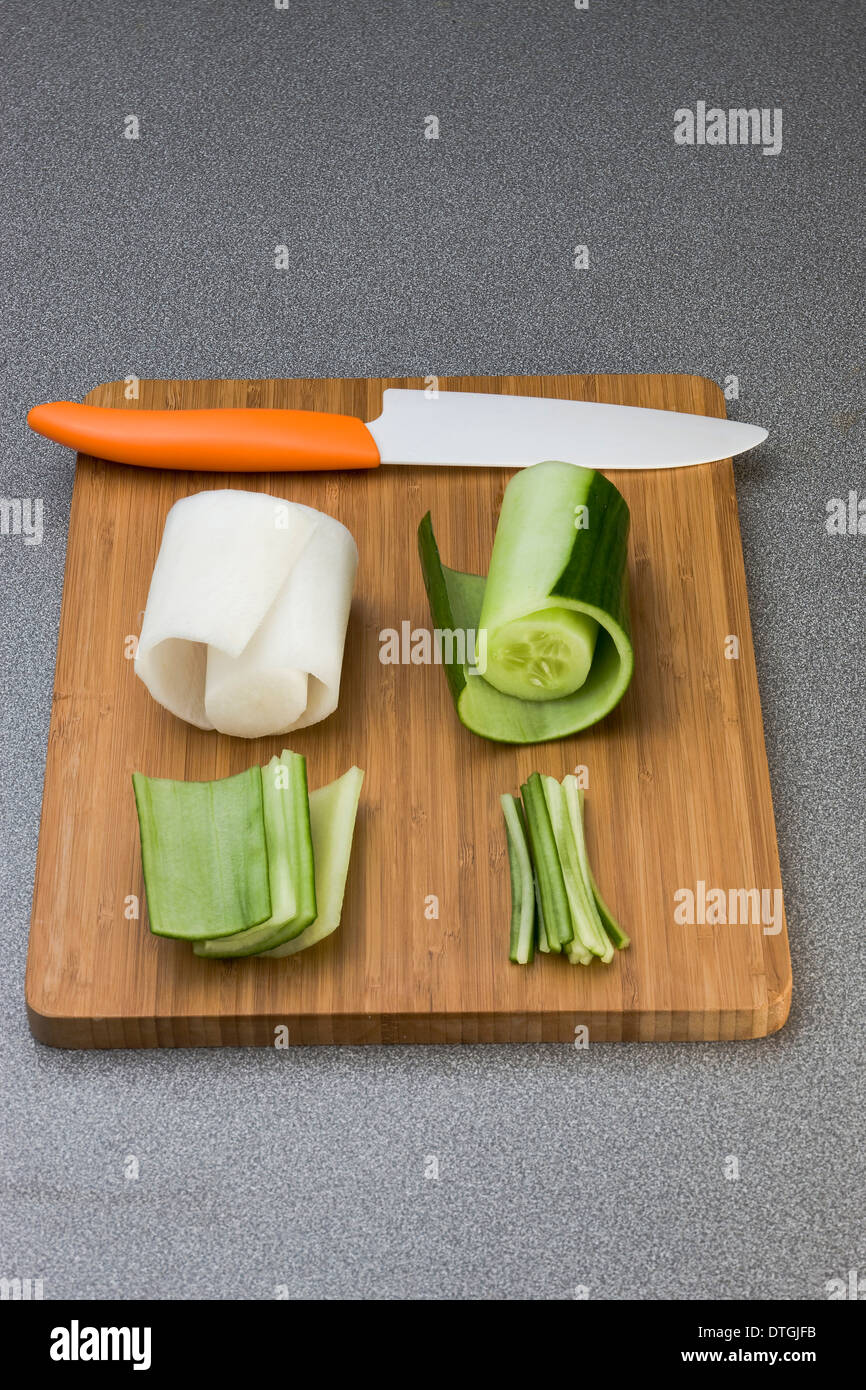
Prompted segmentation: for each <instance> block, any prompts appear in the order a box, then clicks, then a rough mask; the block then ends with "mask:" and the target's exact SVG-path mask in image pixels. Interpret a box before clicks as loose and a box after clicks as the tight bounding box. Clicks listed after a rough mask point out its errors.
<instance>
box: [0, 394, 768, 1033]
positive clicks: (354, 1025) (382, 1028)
mask: <svg viewBox="0 0 866 1390" xmlns="http://www.w3.org/2000/svg"><path fill="white" fill-rule="evenodd" d="M638 375H639V376H641V377H642V378H643V377H645V379H646V381H647V385H648V388H649V385H650V383H652V384H653V385H654V386H655V385H659V386H661V385H662V384H663V383H665V382H666V381H667V382H671V381H672V379H673V374H667V373H666V374H658V375H649V374H638ZM622 379H623V378H622V375H621V374H610V375H608V376H605V375H598V376H595V377H594V380H595V381H596V382H597V383H600V382H607V383H610V385H611V386H612V387H613V386H614V384H615V383H617V382H620V381H622ZM682 379H683V380H684V381H690V382H693V383H696V384H697V383H700V386H701V388H702V392H703V397H704V401H705V405H706V413H707V414H712V415H716V416H717V417H719V418H724V417H725V415H726V413H727V412H726V407H725V398H724V394H723V392H722V390H721V388H720V387H719V385H718V383H716V382H713V381H712V380H710V379H709V378H705V377H695V376H692V375H690V374H685V373H684V374H682ZM444 380H445V379H443V381H444ZM498 380H499V378H496V377H487V378H474V379H473V383H472V384H473V389H485V388H486V389H496V383H497V381H498ZM509 380H512V381H513V380H517V381H519V380H520V378H519V377H518V378H509ZM526 380H527V384H528V387H529V389H528V390H527V394H529V393H530V391H531V392H532V393H533V394H537V390H535V389H534V388H533V387H532V385H531V384H532V383H533V382H535V381H536V380H537V379H536V378H527V379H526ZM267 382H268V379H263V380H262V399H261V401H258V400H250V399H249V398H247V399H246V401H240V400H239V401H238V402H237V404H244V403H246V404H248V405H252V404H262V405H266V404H269V401H268V400H267ZM149 384H150V383H149V382H147V381H145V380H144V379H142V381H141V383H140V387H141V390H142V398H140V399H139V400H138V401H136V402H134V403H133V402H130V408H133V409H134V408H136V407H138V408H146V406H147V404H148V402H147V399H146V397H147V387H148V385H149ZM205 384H206V385H215V384H216V383H210V382H209V381H207V380H206V379H205V380H202V379H191V380H190V381H189V382H188V383H187V382H183V383H177V385H179V386H186V385H189V386H194V385H205ZM222 384H223V383H220V385H222ZM370 384H371V383H370V382H368V380H367V379H366V378H358V379H357V380H356V385H357V395H358V400H359V402H360V401H361V400H362V399H363V395H364V392H365V391H366V390H367V389H368V387H369V385H370ZM393 384H405V385H407V386H424V384H425V382H424V381H423V380H422V379H418V378H406V379H405V381H404V380H400V381H399V382H398V381H397V380H394V382H393ZM124 385H125V383H124V382H123V381H119V382H106V383H102V384H101V385H99V386H97V387H95V388H94V389H93V390H92V391H91V392H89V393H88V395H87V396H86V397H85V401H86V402H88V403H91V404H105V403H106V401H105V397H106V395H110V396H111V397H112V403H116V398H117V395H118V393H120V392H122V389H123V387H124ZM238 385H239V386H240V385H244V386H246V383H241V382H239V383H238ZM604 398H607V399H611V397H610V396H607V395H605V397H604ZM215 403H216V402H215ZM232 403H234V402H232ZM647 403H648V404H649V401H647ZM171 404H177V405H179V404H180V401H178V402H176V403H175V402H171ZM652 404H653V405H656V406H657V405H658V404H659V402H658V400H657V399H655V398H653V400H652ZM359 413H361V412H359ZM715 469H716V479H717V482H716V486H717V488H719V487H721V488H723V490H725V491H729V495H730V497H731V499H732V501H733V526H734V529H735V530H736V539H737V550H738V554H739V562H740V564H741V565H743V559H742V544H741V541H740V537H739V522H738V518H737V515H736V493H735V484H734V474H733V465H732V463H731V462H730V461H727V462H725V463H719V464H717V465H715ZM64 584H65V579H64ZM743 585H744V588H745V569H744V565H743ZM746 620H747V621H748V623H749V632H748V639H749V645H750V646H751V618H750V615H749V614H748V613H747V615H746ZM61 621H62V615H61ZM58 651H59V643H58ZM762 751H763V758H762V760H761V766H760V767H758V768H756V769H755V771H756V775H757V777H758V780H759V781H760V782H761V783H762V784H763V788H762V790H765V794H766V796H767V798H768V801H769V804H770V806H772V797H771V791H770V780H769V767H768V764H767V758H766V748H765V746H763V747H762ZM774 848H775V846H774ZM34 897H35V893H34ZM762 944H763V956H764V965H765V970H766V978H767V984H768V993H767V999H766V1004H765V1005H764V1006H762V1007H759V1008H755V1009H752V1010H742V1009H740V1010H736V1011H734V1010H724V1011H720V1010H707V1011H706V1012H700V1011H696V1010H690V1011H689V1012H688V1013H683V1012H680V1011H669V1012H664V1011H662V1010H655V1011H653V1012H652V1013H645V1012H641V1011H633V1012H630V1011H627V1010H626V1011H622V1012H616V1013H606V1012H605V1013H602V1012H596V1011H583V1012H582V1013H579V1014H578V1013H577V1012H546V1013H541V1014H532V1015H527V1016H526V1018H525V1022H524V1025H521V1024H520V1023H518V1022H516V1020H515V1017H514V1015H513V1014H510V1013H509V1014H499V1013H487V1014H485V1013H480V1012H479V1013H476V1014H474V1015H472V1016H467V1015H462V1016H461V1015H456V1014H441V1013H438V1014H434V1013H430V1014H428V1015H425V1016H419V1015H418V1014H408V1015H403V1014H392V1015H388V1014H383V1015H381V1016H374V1015H366V1014H350V1013H343V1014H333V1015H331V1016H328V1017H323V1016H321V1015H313V1014H309V1015H304V1014H298V1015H277V1014H262V1015H243V1016H232V1015H221V1016H219V1017H217V1018H214V1017H200V1016H193V1015H189V1016H186V1015H183V1014H178V1013H177V1012H175V1013H173V1014H172V1015H171V1016H154V1017H143V1016H142V1017H137V1018H128V1017H126V1016H117V1017H112V1016H108V1015H106V1016H101V1017H93V1018H87V1019H85V1018H81V1017H67V1016H64V1015H62V1014H59V1013H54V1012H52V1011H51V1010H50V1009H48V1008H47V1007H46V1005H45V1002H44V1001H43V1000H41V999H40V997H39V995H40V992H39V987H38V985H39V982H38V979H37V978H35V976H34V974H33V972H32V970H31V955H30V953H28V966H27V983H26V1002H27V1013H28V1018H29V1022H30V1028H31V1032H32V1033H33V1036H34V1037H35V1038H36V1039H37V1041H39V1042H42V1043H45V1044H48V1045H51V1046H58V1047H63V1048H73V1049H75V1048H79V1049H80V1048H86V1049H93V1048H95V1049H100V1048H130V1047H131V1048H141V1047H143V1048H151V1047H165V1046H173V1047H219V1046H266V1045H273V1043H274V1036H275V1029H276V1028H278V1027H285V1028H287V1030H288V1037H289V1040H290V1041H291V1043H293V1044H301V1045H304V1044H308V1045H320V1044H342V1045H361V1044H372V1045H376V1044H396V1043H456V1042H461V1043H472V1042H477V1043H488V1042H490V1043H495V1042H521V1041H523V1042H527V1043H529V1042H562V1043H565V1042H568V1043H572V1042H573V1041H574V1035H575V1029H576V1027H577V1026H578V1025H580V1024H585V1025H586V1026H588V1027H589V1029H590V1032H591V1036H592V1038H593V1041H598V1042H616V1041H647V1042H649V1041H656V1042H667V1041H673V1042H678V1041H704V1040H712V1041H716V1040H719V1041H722V1040H734V1039H738V1040H745V1039H753V1038H759V1037H764V1036H767V1035H769V1034H772V1033H774V1032H776V1031H777V1030H778V1029H780V1028H781V1027H782V1026H783V1025H784V1023H785V1022H786V1020H787V1018H788V1014H789V1011H790V1006H791V994H792V973H791V962H790V953H789V949H788V940H787V921H786V919H783V925H782V930H781V932H779V933H778V934H777V935H773V936H768V935H763V936H762ZM771 982H775V988H772V989H771V988H769V986H770V984H771Z"/></svg>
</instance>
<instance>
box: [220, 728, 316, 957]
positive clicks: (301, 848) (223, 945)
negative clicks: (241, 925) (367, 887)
mask: <svg viewBox="0 0 866 1390" xmlns="http://www.w3.org/2000/svg"><path fill="white" fill-rule="evenodd" d="M262 801H263V811H264V819H265V837H266V840H267V846H268V874H269V879H270V889H271V915H270V917H269V918H268V919H267V920H266V921H265V922H262V923H261V924H260V925H259V926H256V927H251V928H250V929H249V930H248V931H244V932H239V933H238V934H237V936H229V937H221V938H219V939H218V940H215V941H214V940H209V941H201V942H197V943H196V945H195V946H194V947H193V950H194V951H195V954H196V955H197V956H208V957H216V956H218V957H221V958H223V957H236V956H252V955H256V954H257V953H258V952H260V951H265V950H270V949H272V948H273V947H275V946H280V945H282V943H283V942H284V941H289V940H290V939H291V938H292V937H294V936H298V935H299V934H300V933H301V932H302V931H303V930H304V929H305V927H308V926H309V925H310V923H311V922H313V921H315V918H316V885H315V870H314V866H313V842H312V835H311V831H310V800H309V795H308V792H307V764H306V759H305V758H302V757H301V755H300V754H299V753H290V752H289V750H288V749H284V750H283V753H282V756H281V757H279V758H277V757H273V758H271V761H270V762H269V763H268V765H267V767H266V768H263V769H262Z"/></svg>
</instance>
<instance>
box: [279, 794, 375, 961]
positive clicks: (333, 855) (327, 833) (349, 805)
mask: <svg viewBox="0 0 866 1390" xmlns="http://www.w3.org/2000/svg"><path fill="white" fill-rule="evenodd" d="M363 780H364V774H363V772H362V771H361V769H360V768H359V767H351V768H349V771H348V772H346V773H344V774H343V776H342V777H338V778H337V780H336V782H329V784H328V785H327V786H326V787H319V788H318V789H317V790H316V791H314V792H311V793H310V827H311V830H312V837H313V858H314V860H315V865H316V901H317V904H318V909H319V910H318V916H317V917H316V920H315V922H313V923H312V924H311V925H310V926H308V927H307V928H306V930H305V931H302V932H301V933H300V935H299V936H295V937H293V938H292V939H291V940H290V941H286V942H285V943H284V944H283V945H282V946H277V947H276V949H275V950H270V951H265V952H263V953H262V954H263V955H266V956H276V957H278V958H279V957H281V956H292V955H294V954H295V953H296V952H297V951H305V950H306V949H307V947H309V946H315V945H316V944H317V942H319V941H322V940H323V939H324V937H326V936H330V934H331V932H333V931H336V929H337V927H338V926H339V925H340V916H341V913H342V910H343V896H344V894H345V892H346V878H347V876H348V873H349V859H350V857H351V854H352V838H353V836H354V833H355V818H356V816H357V814H358V801H359V800H360V796H361V783H362V782H363Z"/></svg>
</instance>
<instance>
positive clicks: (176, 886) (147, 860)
mask: <svg viewBox="0 0 866 1390" xmlns="http://www.w3.org/2000/svg"><path fill="white" fill-rule="evenodd" d="M132 786H133V790H134V792H135V805H136V809H137V811H138V825H139V832H140V835H141V862H142V867H143V870H144V883H145V889H146V892H147V911H148V917H149V919H150V930H151V931H152V932H153V933H154V934H155V935H156V936H172V937H178V938H180V939H182V940H185V941H200V940H202V939H203V938H205V937H217V936H231V935H233V934H234V933H235V932H239V931H243V930H245V929H246V928H247V927H253V926H255V925H256V924H257V923H258V922H263V921H264V920H265V918H267V917H269V916H270V915H271V892H270V886H269V880H268V850H267V841H266V838H265V822H264V812H263V806H262V770H261V768H260V767H251V768H249V769H248V770H247V771H246V772H240V773H238V775H237V776H236V777H225V778H223V779H222V780H220V781H216V782H178V781H174V780H172V779H170V778H165V777H145V776H143V775H142V774H141V773H140V772H134V773H133V774H132Z"/></svg>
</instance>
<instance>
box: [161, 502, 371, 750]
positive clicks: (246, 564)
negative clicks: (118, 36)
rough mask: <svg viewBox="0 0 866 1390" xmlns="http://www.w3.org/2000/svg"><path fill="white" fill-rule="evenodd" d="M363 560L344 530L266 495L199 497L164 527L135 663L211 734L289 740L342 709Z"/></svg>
mask: <svg viewBox="0 0 866 1390" xmlns="http://www.w3.org/2000/svg"><path fill="white" fill-rule="evenodd" d="M357 564H358V551H357V547H356V545H355V542H354V540H353V538H352V536H351V534H350V533H349V532H348V531H347V530H346V528H345V526H342V525H341V524H340V522H338V521H335V520H334V519H333V518H332V517H329V516H325V515H324V514H323V513H321V512H317V511H314V510H313V509H312V508H311V507H304V506H301V505H300V504H299V503H293V502H286V501H284V500H282V499H280V498H275V497H268V496H265V495H264V494H262V493H257V492H238V491H234V490H225V491H221V492H201V493H197V494H196V495H194V496H193V497H187V498H184V499H183V500H182V501H180V502H177V503H176V504H175V505H174V507H172V509H171V511H170V512H169V514H168V517H167V518H166V523H165V530H164V532H163V539H162V546H161V548H160V552H159V555H158V557H157V562H156V566H155V568H154V572H153V579H152V580H151V586H150V593H149V594H148V599H147V608H146V610H145V616H144V623H143V625H142V631H141V637H140V639H139V644H138V655H137V658H136V662H135V669H136V672H137V674H138V675H139V676H140V677H141V679H142V680H143V681H144V683H145V685H146V686H147V688H148V690H149V691H150V693H151V694H152V695H153V697H154V699H156V700H158V701H159V703H160V704H162V705H164V706H165V707H166V708H167V709H169V710H171V712H172V713H173V714H176V715H178V716H179V717H180V718H182V719H186V720H188V721H189V722H190V723H192V724H197V725H198V727H199V728H202V729H218V730H220V732H222V733H226V734H235V735H237V736H238V737H241V738H258V737H261V736H264V735H267V734H282V733H289V732H290V731H291V730H292V729H298V728H303V727H305V726H306V725H308V724H315V723H316V722H317V721H318V720H320V719H324V718H326V716H327V715H329V714H331V713H333V711H334V710H335V709H336V707H337V701H338V698H339V693H340V674H341V670H342V664H343V646H344V643H345V637H346V626H347V624H348V619H349V608H350V606H351V601H352V588H353V585H354V581H355V572H356V569H357Z"/></svg>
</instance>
